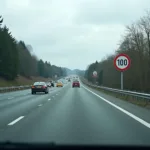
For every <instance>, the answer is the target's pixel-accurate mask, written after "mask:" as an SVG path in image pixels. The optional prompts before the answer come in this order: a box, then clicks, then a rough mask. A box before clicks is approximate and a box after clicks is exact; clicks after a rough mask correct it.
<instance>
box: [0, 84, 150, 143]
mask: <svg viewBox="0 0 150 150" xmlns="http://www.w3.org/2000/svg"><path fill="white" fill-rule="evenodd" d="M149 122H150V111H149V110H146V109H144V108H140V107H138V106H135V105H133V104H130V103H128V102H124V101H122V100H119V99H117V98H114V97H111V96H109V95H105V94H103V93H100V92H98V91H95V90H92V89H90V88H88V87H86V86H85V85H81V87H80V88H72V87H71V83H68V84H67V85H65V86H64V87H63V88H57V87H54V88H51V89H50V93H49V94H43V93H39V94H36V95H31V91H30V90H24V91H17V92H11V93H5V94H0V141H2V142H4V141H8V140H9V141H12V142H29V143H30V142H35V143H36V142H38V143H39V142H40V143H43V142H44V143H45V142H46V143H47V142H55V143H56V144H98V145H112V144H113V145H150V124H149Z"/></svg>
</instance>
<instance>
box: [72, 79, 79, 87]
mask: <svg viewBox="0 0 150 150" xmlns="http://www.w3.org/2000/svg"><path fill="white" fill-rule="evenodd" d="M72 87H73V88H74V87H80V82H79V81H78V80H74V81H73V82H72Z"/></svg>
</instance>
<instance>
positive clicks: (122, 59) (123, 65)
mask: <svg viewBox="0 0 150 150" xmlns="http://www.w3.org/2000/svg"><path fill="white" fill-rule="evenodd" d="M130 65H131V59H130V57H129V56H128V55H126V54H119V55H117V56H116V57H115V59H114V66H115V68H116V69H117V70H119V71H121V90H123V71H126V70H127V69H129V67H130Z"/></svg>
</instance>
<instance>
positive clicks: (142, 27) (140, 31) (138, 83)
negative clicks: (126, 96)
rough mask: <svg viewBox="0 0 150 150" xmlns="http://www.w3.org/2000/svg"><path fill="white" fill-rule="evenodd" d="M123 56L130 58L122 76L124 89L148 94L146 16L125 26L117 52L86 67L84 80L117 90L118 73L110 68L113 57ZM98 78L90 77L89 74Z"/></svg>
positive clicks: (149, 20)
mask: <svg viewBox="0 0 150 150" xmlns="http://www.w3.org/2000/svg"><path fill="white" fill-rule="evenodd" d="M120 53H125V54H127V55H129V57H130V58H131V66H130V68H129V69H128V70H127V71H125V72H124V89H128V90H135V91H141V92H150V84H149V83H150V13H149V12H146V14H145V16H143V17H141V18H140V19H139V20H137V21H136V22H135V23H133V24H131V25H129V26H126V33H125V35H124V37H123V38H122V41H121V42H120V45H119V48H118V49H117V51H116V52H115V53H114V54H113V55H110V56H108V57H107V58H106V59H103V60H101V61H100V62H98V61H96V62H94V63H92V64H90V65H89V66H88V67H87V70H86V72H85V78H87V79H88V80H89V81H90V82H93V83H96V82H97V83H98V84H99V85H103V86H107V87H112V88H120V72H119V71H117V70H116V69H115V67H114V64H113V61H114V58H115V56H116V55H118V54H120ZM94 70H96V71H97V72H98V77H97V78H96V79H94V78H93V77H92V73H93V71H94Z"/></svg>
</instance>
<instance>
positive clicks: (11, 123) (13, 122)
mask: <svg viewBox="0 0 150 150" xmlns="http://www.w3.org/2000/svg"><path fill="white" fill-rule="evenodd" d="M23 118H24V116H20V117H19V118H17V119H15V120H14V121H12V122H10V123H9V124H8V125H9V126H12V125H14V124H15V123H17V122H18V121H20V120H21V119H23Z"/></svg>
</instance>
